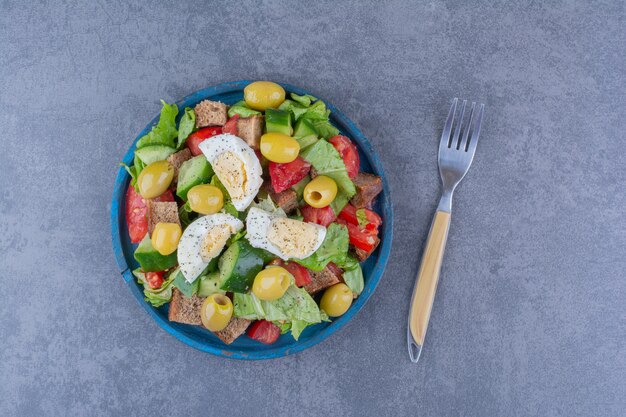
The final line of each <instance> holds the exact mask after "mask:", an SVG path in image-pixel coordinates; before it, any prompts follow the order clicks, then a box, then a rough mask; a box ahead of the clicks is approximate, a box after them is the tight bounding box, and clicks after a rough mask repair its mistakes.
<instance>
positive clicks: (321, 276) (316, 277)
mask: <svg viewBox="0 0 626 417" xmlns="http://www.w3.org/2000/svg"><path fill="white" fill-rule="evenodd" d="M310 275H311V280H312V281H313V282H311V283H310V284H308V285H305V286H304V289H305V290H306V292H308V293H309V294H315V293H317V292H320V291H322V290H325V289H326V288H328V287H330V286H332V285H335V284H339V283H340V282H341V275H340V274H339V273H338V271H337V270H333V268H330V267H328V266H326V267H325V268H324V269H322V270H321V271H319V272H315V271H310Z"/></svg>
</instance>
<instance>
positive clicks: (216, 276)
mask: <svg viewBox="0 0 626 417" xmlns="http://www.w3.org/2000/svg"><path fill="white" fill-rule="evenodd" d="M198 281H200V284H199V285H198V296H200V297H208V296H209V295H211V294H222V293H224V291H222V290H221V289H220V285H221V283H222V277H221V276H220V272H219V271H213V272H209V274H208V275H205V276H203V277H202V278H200V279H199V280H198Z"/></svg>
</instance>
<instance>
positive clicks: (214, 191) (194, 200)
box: [187, 184, 224, 214]
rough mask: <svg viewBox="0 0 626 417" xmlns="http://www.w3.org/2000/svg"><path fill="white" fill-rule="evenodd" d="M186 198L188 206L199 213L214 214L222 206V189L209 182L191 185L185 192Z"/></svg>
mask: <svg viewBox="0 0 626 417" xmlns="http://www.w3.org/2000/svg"><path fill="white" fill-rule="evenodd" d="M187 200H188V201H189V207H191V209H192V210H193V211H195V212H196V213H200V214H215V213H217V212H218V211H220V210H221V209H222V207H224V194H223V193H222V190H220V189H219V188H217V187H215V186H213V185H209V184H200V185H196V186H195V187H191V190H189V192H188V193H187Z"/></svg>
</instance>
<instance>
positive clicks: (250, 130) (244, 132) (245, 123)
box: [237, 114, 263, 149]
mask: <svg viewBox="0 0 626 417" xmlns="http://www.w3.org/2000/svg"><path fill="white" fill-rule="evenodd" d="M237 132H238V135H237V136H239V137H240V138H241V139H243V140H245V141H246V143H247V144H248V145H250V147H251V148H252V149H259V144H260V142H261V135H263V116H261V115H258V114H256V115H254V116H251V117H246V118H244V119H241V118H240V119H239V120H237Z"/></svg>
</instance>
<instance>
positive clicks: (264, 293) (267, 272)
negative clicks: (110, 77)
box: [252, 266, 294, 301]
mask: <svg viewBox="0 0 626 417" xmlns="http://www.w3.org/2000/svg"><path fill="white" fill-rule="evenodd" d="M293 279H294V278H293V276H292V275H291V274H290V273H289V272H288V271H287V270H286V269H285V268H283V267H281V266H270V267H269V268H266V269H264V270H262V271H261V272H259V273H258V274H256V277H255V278H254V283H253V284H252V292H253V293H254V295H256V296H257V298H258V299H259V300H265V301H274V300H278V299H279V298H280V297H282V296H283V295H285V291H287V288H289V285H290V284H291V282H292V281H293Z"/></svg>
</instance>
